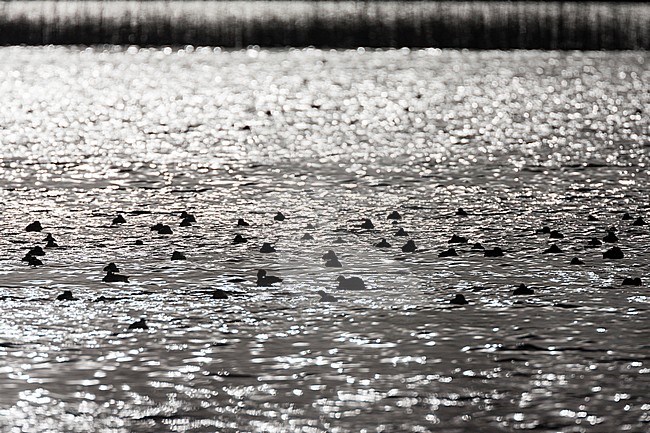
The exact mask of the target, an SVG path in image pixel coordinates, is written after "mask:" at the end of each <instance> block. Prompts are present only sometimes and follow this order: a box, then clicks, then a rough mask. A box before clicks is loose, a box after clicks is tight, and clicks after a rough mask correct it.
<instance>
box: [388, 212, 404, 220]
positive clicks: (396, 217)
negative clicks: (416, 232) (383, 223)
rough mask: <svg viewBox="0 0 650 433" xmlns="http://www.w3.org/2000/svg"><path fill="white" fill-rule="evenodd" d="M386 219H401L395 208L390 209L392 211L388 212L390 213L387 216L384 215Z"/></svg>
mask: <svg viewBox="0 0 650 433" xmlns="http://www.w3.org/2000/svg"><path fill="white" fill-rule="evenodd" d="M386 219H389V220H401V219H402V215H400V214H399V212H397V211H396V210H394V211H392V212H391V213H390V215H388V216H387V217H386Z"/></svg>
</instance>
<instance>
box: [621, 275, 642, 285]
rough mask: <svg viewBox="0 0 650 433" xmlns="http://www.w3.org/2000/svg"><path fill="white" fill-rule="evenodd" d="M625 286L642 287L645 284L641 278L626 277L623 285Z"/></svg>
mask: <svg viewBox="0 0 650 433" xmlns="http://www.w3.org/2000/svg"><path fill="white" fill-rule="evenodd" d="M621 284H622V285H623V286H642V285H643V282H642V281H641V278H639V277H636V278H631V277H626V278H623V283H621Z"/></svg>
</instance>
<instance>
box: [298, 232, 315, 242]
mask: <svg viewBox="0 0 650 433" xmlns="http://www.w3.org/2000/svg"><path fill="white" fill-rule="evenodd" d="M300 240H301V241H313V240H314V237H313V236H312V235H310V234H309V233H305V234H304V235H302V237H301V238H300Z"/></svg>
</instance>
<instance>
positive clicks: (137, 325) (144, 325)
mask: <svg viewBox="0 0 650 433" xmlns="http://www.w3.org/2000/svg"><path fill="white" fill-rule="evenodd" d="M134 329H149V326H147V322H146V321H145V320H144V319H140V320H138V321H137V322H133V323H131V324H130V325H129V331H131V330H134Z"/></svg>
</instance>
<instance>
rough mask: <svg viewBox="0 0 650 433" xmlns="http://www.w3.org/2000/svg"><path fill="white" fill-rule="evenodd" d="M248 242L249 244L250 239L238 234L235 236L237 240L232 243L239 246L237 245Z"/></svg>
mask: <svg viewBox="0 0 650 433" xmlns="http://www.w3.org/2000/svg"><path fill="white" fill-rule="evenodd" d="M246 242H248V239H246V238H245V237H243V236H242V235H240V234H236V235H235V239H233V240H232V243H233V244H234V245H237V244H244V243H246Z"/></svg>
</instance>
